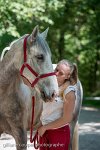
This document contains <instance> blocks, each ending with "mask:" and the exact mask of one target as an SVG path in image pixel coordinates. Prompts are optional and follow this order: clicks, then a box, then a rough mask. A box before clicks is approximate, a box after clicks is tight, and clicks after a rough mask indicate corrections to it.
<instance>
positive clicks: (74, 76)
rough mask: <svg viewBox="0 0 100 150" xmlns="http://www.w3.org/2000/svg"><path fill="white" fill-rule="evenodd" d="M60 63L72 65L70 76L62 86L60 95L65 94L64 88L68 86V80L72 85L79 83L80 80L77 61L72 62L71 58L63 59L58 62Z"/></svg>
mask: <svg viewBox="0 0 100 150" xmlns="http://www.w3.org/2000/svg"><path fill="white" fill-rule="evenodd" d="M60 64H64V65H66V66H69V67H70V70H71V71H70V78H69V79H67V80H65V82H64V84H63V85H62V86H61V87H60V91H59V92H60V95H62V94H63V92H64V90H65V89H66V88H67V81H70V84H71V85H75V84H76V83H77V80H78V69H77V65H76V64H75V63H72V62H71V61H69V60H65V59H63V60H61V61H59V62H58V65H60Z"/></svg>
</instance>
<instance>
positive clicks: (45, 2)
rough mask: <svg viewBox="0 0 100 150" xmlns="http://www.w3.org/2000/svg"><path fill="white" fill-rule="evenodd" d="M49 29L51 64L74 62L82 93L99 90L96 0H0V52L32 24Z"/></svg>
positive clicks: (98, 7)
mask: <svg viewBox="0 0 100 150" xmlns="http://www.w3.org/2000/svg"><path fill="white" fill-rule="evenodd" d="M37 24H38V25H39V26H40V29H41V31H43V30H44V29H45V28H47V27H48V26H49V27H50V30H49V35H48V42H49V44H50V47H51V50H52V54H53V57H52V59H53V62H54V63H57V62H58V61H59V60H61V59H63V58H65V59H69V60H71V61H74V62H76V63H77V65H78V68H79V78H80V80H81V81H82V84H83V88H84V93H85V94H87V95H90V94H91V92H92V93H93V92H95V91H96V90H98V89H99V88H100V86H99V85H100V29H99V27H100V1H99V0H91V1H89V0H87V1H83V0H62V1H61V0H35V1H32V0H28V1H27V0H0V50H1V51H2V49H3V48H4V47H6V46H8V44H9V43H10V42H11V41H13V40H14V39H15V38H18V37H20V36H22V35H23V34H25V33H31V31H32V29H33V27H34V26H35V25H37Z"/></svg>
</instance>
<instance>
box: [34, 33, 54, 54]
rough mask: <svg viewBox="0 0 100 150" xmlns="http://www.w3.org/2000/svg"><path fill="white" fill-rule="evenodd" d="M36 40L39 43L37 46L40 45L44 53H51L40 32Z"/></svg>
mask: <svg viewBox="0 0 100 150" xmlns="http://www.w3.org/2000/svg"><path fill="white" fill-rule="evenodd" d="M36 41H37V43H38V44H39V46H41V49H42V50H43V52H44V53H46V54H47V53H49V55H51V51H50V48H49V46H48V44H47V42H46V40H45V39H44V38H43V37H42V36H41V34H38V36H37V38H36Z"/></svg>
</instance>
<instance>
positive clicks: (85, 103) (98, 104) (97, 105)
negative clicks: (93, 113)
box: [82, 100, 100, 108]
mask: <svg viewBox="0 0 100 150" xmlns="http://www.w3.org/2000/svg"><path fill="white" fill-rule="evenodd" d="M82 106H87V107H95V108H100V100H83V102H82Z"/></svg>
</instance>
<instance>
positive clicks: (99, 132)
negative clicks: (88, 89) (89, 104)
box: [0, 107, 100, 150]
mask: <svg viewBox="0 0 100 150" xmlns="http://www.w3.org/2000/svg"><path fill="white" fill-rule="evenodd" d="M79 124H80V126H79V135H80V136H79V150H100V110H98V109H93V108H86V107H83V108H82V110H81V113H80V118H79ZM0 150H16V148H15V141H14V139H13V138H12V137H11V136H10V135H7V134H2V136H1V137H0ZM28 150H34V148H33V145H32V144H30V142H29V134H28Z"/></svg>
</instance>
